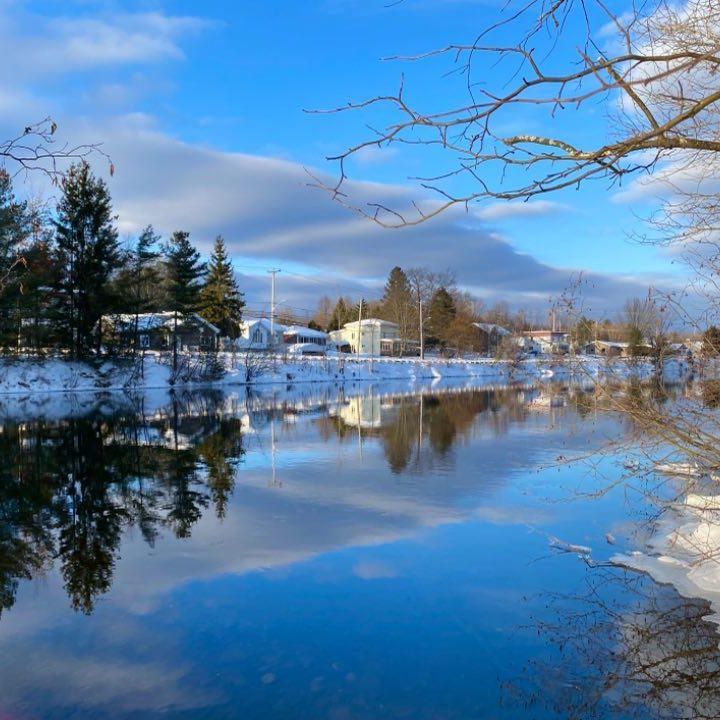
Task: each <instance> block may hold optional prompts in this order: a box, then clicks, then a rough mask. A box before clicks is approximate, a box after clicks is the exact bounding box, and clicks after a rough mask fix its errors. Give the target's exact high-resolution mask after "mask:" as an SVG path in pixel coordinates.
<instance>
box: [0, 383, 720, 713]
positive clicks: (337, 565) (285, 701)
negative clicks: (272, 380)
mask: <svg viewBox="0 0 720 720" xmlns="http://www.w3.org/2000/svg"><path fill="white" fill-rule="evenodd" d="M636 391H637V392H641V393H643V392H656V391H654V390H650V389H647V388H645V389H643V388H640V389H639V390H634V389H625V390H623V392H636ZM606 407H607V404H606V403H605V400H604V399H603V396H601V395H598V394H597V393H595V392H592V391H591V390H588V389H583V388H578V387H557V386H552V387H551V386H545V387H543V388H523V387H516V388H503V389H499V390H488V389H484V390H477V389H465V388H452V387H448V388H432V389H431V390H430V391H429V392H426V393H423V394H417V393H413V392H410V391H401V390H399V391H397V392H380V391H379V388H367V389H366V390H363V391H362V392H358V393H356V394H353V393H347V392H343V391H342V390H338V389H335V390H331V389H324V390H321V391H311V390H309V389H308V390H303V391H299V392H297V393H293V392H289V391H288V392H285V393H283V394H280V393H277V394H275V393H274V392H271V391H267V392H265V393H263V394H258V395H253V396H250V397H246V396H245V395H234V394H222V393H200V394H188V395H186V396H182V397H181V396H176V397H173V398H170V399H169V400H168V401H167V402H163V403H157V402H155V403H153V404H152V405H151V404H150V403H149V402H145V403H143V401H142V399H141V400H137V401H136V402H135V405H134V406H132V407H131V406H130V405H128V404H126V405H124V406H123V407H122V408H120V409H114V410H113V409H112V408H110V407H107V406H106V407H103V408H102V409H95V410H94V411H93V412H90V413H87V414H85V415H84V416H83V417H79V416H78V417H75V418H73V419H70V420H65V421H49V420H37V421H34V422H29V423H17V422H14V423H12V422H8V423H6V424H5V425H4V426H3V427H2V431H1V432H0V451H1V452H2V457H3V460H4V463H3V466H2V469H0V588H1V589H0V602H1V603H2V610H3V611H4V612H3V614H2V617H1V618H0V717H3V716H4V713H7V714H8V715H9V716H10V717H23V718H24V717H44V718H45V717H47V718H63V717H77V718H86V717H87V718H104V717H107V718H120V717H121V718H126V717H127V718H130V717H133V718H153V719H154V718H157V717H161V716H162V717H164V718H167V717H193V718H194V717H205V718H213V719H215V718H225V717H227V718H230V717H238V716H241V717H244V718H250V719H254V718H258V719H259V718H263V720H266V719H267V718H284V717H294V718H307V720H310V719H311V718H312V720H316V719H317V718H333V719H337V718H348V719H353V718H358V719H359V718H368V717H372V718H388V719H389V718H397V717H413V718H420V719H421V720H425V719H427V720H437V718H447V719H450V718H452V719H454V720H460V719H464V718H468V717H477V718H494V719H497V718H502V720H510V718H512V719H513V720H514V719H515V718H516V717H518V707H517V703H516V702H515V701H514V700H515V699H517V697H520V698H521V702H522V703H523V705H524V704H525V703H529V706H530V708H531V714H528V713H527V712H523V713H521V714H522V715H523V716H525V717H533V718H538V719H542V720H545V719H546V718H548V719H549V718H575V717H583V718H585V717H587V718H593V717H597V718H613V720H620V718H624V717H628V716H629V715H628V713H630V712H632V713H635V714H637V715H638V716H639V717H666V715H663V712H662V707H664V706H665V705H668V706H669V707H673V708H674V709H675V710H677V708H679V707H681V705H682V706H684V707H691V706H692V708H694V709H693V712H695V713H696V714H694V715H693V714H691V713H690V711H688V714H685V715H683V714H678V715H677V716H678V717H692V718H700V717H705V715H702V714H701V713H703V712H707V713H710V712H711V711H715V710H716V709H717V705H716V704H713V703H715V701H714V700H712V698H713V697H714V696H713V695H712V693H710V691H709V688H710V683H711V682H713V681H714V680H713V679H712V678H711V677H710V676H711V675H712V672H714V671H712V670H711V663H712V662H713V661H714V658H717V657H718V651H717V641H715V646H714V647H715V650H714V652H713V649H712V642H713V637H714V636H713V634H712V632H711V631H709V630H708V628H707V627H706V625H707V624H706V623H704V621H703V620H702V618H703V617H704V615H705V613H706V611H707V608H706V607H705V606H704V605H703V604H702V603H696V602H694V601H680V602H678V598H677V597H676V596H673V594H672V592H670V589H669V588H665V589H664V590H662V592H657V588H658V586H656V585H654V584H653V583H652V582H651V581H650V580H649V579H645V580H642V579H641V578H639V576H637V575H632V574H625V571H611V570H607V571H605V570H598V569H597V568H593V569H590V568H588V567H586V566H585V565H584V564H582V563H581V562H579V561H577V559H575V558H574V557H568V556H558V555H553V554H552V551H551V550H550V551H549V550H548V538H549V537H550V536H551V535H552V536H558V537H561V538H564V539H567V540H570V541H573V542H578V543H582V544H587V545H590V546H592V547H594V548H598V547H602V546H605V539H604V538H605V535H606V533H607V532H608V530H609V529H612V531H613V533H614V534H615V536H616V538H617V542H618V546H614V547H613V549H612V552H615V551H616V550H618V551H626V550H627V549H628V547H630V546H631V543H632V535H633V529H632V528H630V527H628V529H627V532H625V533H623V532H621V531H619V530H618V529H617V528H619V527H620V526H621V525H623V523H625V524H627V508H626V506H625V505H624V504H623V503H624V499H623V498H622V493H621V491H618V492H617V493H615V494H614V495H613V494H612V493H608V494H603V495H602V496H599V497H598V498H596V499H592V500H586V501H582V502H573V503H568V502H567V500H568V487H570V488H572V487H575V486H576V485H577V484H578V483H579V482H581V481H586V480H587V479H586V478H585V475H584V474H583V472H584V471H583V470H582V469H579V468H577V467H572V466H564V465H562V466H561V467H552V466H548V464H549V463H551V462H552V461H553V460H554V459H555V458H556V457H557V456H558V455H563V456H571V455H572V454H573V453H577V454H580V453H585V452H587V451H588V449H593V448H597V447H599V446H600V445H602V444H603V443H604V442H606V441H607V440H608V438H613V437H616V436H617V434H618V432H623V429H622V426H621V424H619V423H618V422H617V420H616V419H615V418H613V417H612V416H611V415H609V414H608V413H605V412H604V409H605V408H606ZM613 468H615V465H612V464H610V465H608V467H606V468H605V469H606V470H612V469H613ZM623 544H624V545H623ZM549 552H550V559H549V560H547V559H546V558H547V556H548V553H549ZM600 559H602V558H600ZM600 572H602V573H603V575H600V574H599V573H600ZM621 576H623V577H625V578H635V580H629V581H627V582H625V584H622V585H621V584H620V583H619V582H618V578H620V577H621ZM586 580H590V581H596V585H595V587H593V590H592V592H590V593H587V595H586V594H585V593H583V592H582V590H581V588H582V585H583V583H584V582H585V581H586ZM547 591H552V592H553V593H560V592H562V593H565V594H564V595H563V596H562V598H560V596H559V595H558V596H557V598H558V599H557V600H554V601H553V602H552V603H548V598H549V597H550V596H549V595H548V592H547ZM602 593H604V595H603V602H602V604H600V603H598V602H596V601H597V599H598V597H599V596H600V594H602ZM653 593H655V594H653ZM533 597H534V598H535V599H532V598H533ZM65 598H69V605H70V608H72V610H74V611H75V612H73V611H71V610H70V608H68V603H67V600H65ZM673 602H675V603H676V605H677V608H675V609H674V606H673V605H672V603H673ZM561 606H562V607H563V609H562V611H559V608H560V607H561ZM555 611H558V612H557V615H556V616H553V612H555ZM85 615H90V617H85ZM529 615H532V616H533V617H534V618H535V621H536V624H537V627H539V628H540V629H541V633H540V635H538V633H537V632H536V630H537V627H533V628H532V630H530V631H528V630H527V625H528V616H529ZM644 623H645V624H644ZM643 624H644V625H643ZM660 631H662V632H661V634H662V643H660V642H659V640H660V638H658V639H655V640H653V633H655V632H657V633H660ZM683 633H685V634H684V635H683ZM551 642H555V644H556V646H557V648H558V649H557V651H555V652H553V651H551V650H549V649H548V646H549V645H550V643H551ZM655 645H658V647H657V648H656V647H655ZM643 653H645V655H643ZM661 656H662V657H661ZM664 658H667V659H664ZM680 658H681V659H682V662H678V664H677V666H673V665H672V663H673V662H674V661H675V659H680ZM528 662H530V663H531V670H530V671H529V672H528V673H527V674H526V675H525V676H524V679H522V680H521V681H520V682H515V683H513V690H512V692H510V693H509V694H508V692H507V686H504V685H503V680H507V679H509V678H517V677H518V676H521V677H522V672H521V667H522V666H523V665H525V664H526V663H528ZM27 667H33V672H32V673H30V674H29V673H26V672H24V670H23V668H27ZM633 668H635V669H633ZM637 668H639V669H637ZM654 668H657V669H658V673H659V674H658V675H657V676H655V675H653V673H654V672H655V669H654ZM703 672H704V673H705V674H704V675H702V673H703ZM684 675H688V676H692V677H687V678H686V679H685V680H683V676H684ZM696 678H697V679H700V678H704V680H703V682H705V683H706V685H704V686H702V687H701V688H700V689H701V690H702V691H703V692H705V696H704V697H705V699H703V700H702V702H700V701H699V700H698V701H696V700H692V701H691V700H690V699H688V698H689V696H687V697H685V696H683V698H682V703H681V702H680V701H679V700H678V698H677V697H675V696H676V695H677V694H678V693H680V692H681V690H682V689H683V687H682V686H683V683H685V685H687V688H686V689H687V691H688V692H696V690H693V688H694V687H700V686H699V685H697V684H696V685H695V686H694V685H693V683H695V679H696ZM666 681H667V684H666V685H663V684H662V683H663V682H666ZM638 688H639V689H638ZM655 688H659V689H658V690H657V693H658V694H657V697H656V698H654V697H653V692H655ZM706 690H707V692H706ZM517 693H520V694H519V695H518V694H517ZM642 693H649V696H650V700H648V702H644V700H643V698H642ZM708 698H710V699H708ZM671 701H675V704H674V705H673V704H672V703H671ZM677 712H678V713H680V711H679V710H678V711H677ZM683 712H685V711H684V710H683ZM643 713H645V714H644V715H643ZM667 716H670V715H667ZM706 716H707V717H709V716H710V715H706Z"/></svg>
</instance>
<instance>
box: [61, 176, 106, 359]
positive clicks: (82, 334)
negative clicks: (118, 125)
mask: <svg viewBox="0 0 720 720" xmlns="http://www.w3.org/2000/svg"><path fill="white" fill-rule="evenodd" d="M54 225H55V248H54V250H55V258H56V262H57V270H58V278H57V284H56V291H57V292H56V296H57V306H56V316H57V317H56V319H57V322H58V328H59V331H60V337H61V339H62V340H64V341H65V343H66V344H67V345H68V346H69V347H70V349H71V351H72V354H73V356H74V357H84V356H86V355H87V354H88V352H89V350H90V349H91V347H92V346H93V344H95V345H96V347H97V348H98V349H99V347H100V344H101V342H102V335H101V323H100V322H98V321H99V320H100V318H101V317H102V315H103V314H105V313H107V312H109V311H110V310H111V309H112V306H113V300H114V298H113V296H112V291H111V287H110V283H109V280H110V278H111V277H112V275H113V273H114V272H115V270H116V269H117V266H118V263H119V260H120V249H119V246H118V234H117V229H116V227H115V218H114V216H113V213H112V201H111V198H110V193H109V191H108V188H107V185H106V184H105V183H104V182H103V180H101V179H99V178H96V177H95V175H93V173H92V171H91V169H90V166H89V165H88V164H87V163H84V162H83V163H80V164H78V165H73V166H72V167H71V168H70V170H69V171H68V173H67V175H66V177H65V178H64V179H63V181H62V197H61V198H60V202H59V203H58V206H57V217H56V220H55V222H54ZM93 340H94V342H93Z"/></svg>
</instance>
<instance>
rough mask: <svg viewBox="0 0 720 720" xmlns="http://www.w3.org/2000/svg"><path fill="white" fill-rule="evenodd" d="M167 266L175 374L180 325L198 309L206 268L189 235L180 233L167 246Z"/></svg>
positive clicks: (183, 232) (176, 233) (174, 234)
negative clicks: (172, 316)
mask: <svg viewBox="0 0 720 720" xmlns="http://www.w3.org/2000/svg"><path fill="white" fill-rule="evenodd" d="M165 266H166V274H167V278H166V280H167V288H166V289H167V297H168V304H169V308H170V310H172V311H173V313H174V316H175V317H174V322H173V371H176V370H177V327H178V321H179V320H180V319H181V318H182V317H184V316H185V315H188V314H189V313H192V312H195V311H197V310H198V309H199V306H200V291H201V290H202V282H201V280H202V277H203V275H204V274H205V264H204V263H201V262H200V253H199V252H198V251H197V250H196V249H195V247H193V245H192V243H191V242H190V233H188V232H185V231H184V230H178V231H176V232H174V233H173V234H172V236H171V238H170V240H169V241H168V243H167V244H166V245H165Z"/></svg>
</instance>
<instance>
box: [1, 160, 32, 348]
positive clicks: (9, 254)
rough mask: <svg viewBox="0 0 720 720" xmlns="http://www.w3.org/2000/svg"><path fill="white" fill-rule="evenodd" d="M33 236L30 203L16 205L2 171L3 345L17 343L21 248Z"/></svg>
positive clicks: (21, 270)
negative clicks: (31, 232)
mask: <svg viewBox="0 0 720 720" xmlns="http://www.w3.org/2000/svg"><path fill="white" fill-rule="evenodd" d="M29 232H30V214H29V212H28V207H27V203H24V202H17V201H16V200H15V196H14V194H13V188H12V180H11V179H10V175H9V174H8V173H7V172H6V171H5V170H3V169H2V168H0V336H1V338H0V339H1V341H2V344H3V345H5V344H10V343H12V342H14V341H15V340H16V339H17V330H18V323H19V322H20V317H19V305H20V303H21V301H22V289H21V287H20V284H19V277H20V275H21V274H23V272H24V267H23V266H24V262H23V261H22V260H21V254H22V248H23V244H24V243H25V241H26V239H27V238H28V235H29Z"/></svg>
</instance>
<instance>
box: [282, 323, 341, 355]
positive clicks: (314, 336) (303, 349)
mask: <svg viewBox="0 0 720 720" xmlns="http://www.w3.org/2000/svg"><path fill="white" fill-rule="evenodd" d="M282 338H283V343H284V344H285V347H286V348H287V350H288V352H289V353H291V354H293V355H326V354H327V351H328V341H329V340H330V336H329V335H328V334H327V333H325V332H323V331H322V330H314V329H313V328H308V327H303V326H302V325H291V326H290V327H286V328H285V330H284V332H283V335H282Z"/></svg>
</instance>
